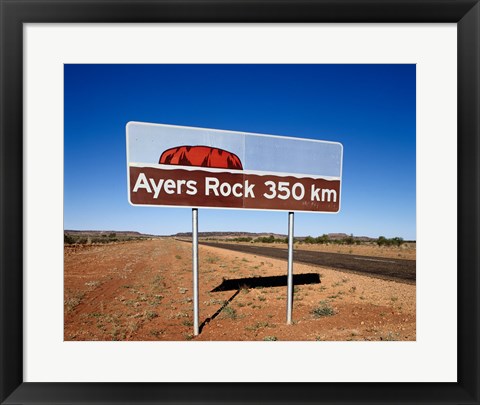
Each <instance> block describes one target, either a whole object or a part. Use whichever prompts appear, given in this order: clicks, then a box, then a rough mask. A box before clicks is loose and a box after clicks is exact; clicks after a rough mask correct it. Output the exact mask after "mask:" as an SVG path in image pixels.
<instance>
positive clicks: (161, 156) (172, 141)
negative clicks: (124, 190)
mask: <svg viewBox="0 0 480 405" xmlns="http://www.w3.org/2000/svg"><path fill="white" fill-rule="evenodd" d="M342 155H343V147H342V145H341V144H340V143H338V142H328V141H319V140H313V139H301V138H292V137H282V136H272V135H260V134H252V133H244V132H233V131H223V130H215V129H205V128H191V127H180V126H172V125H163V124H150V123H142V122H129V123H128V124H127V177H128V191H129V193H128V197H129V201H130V203H131V204H132V205H149V206H183V207H209V208H231V209H267V210H283V211H307V212H326V213H337V212H338V211H339V210H340V197H341V192H340V191H341V176H342Z"/></svg>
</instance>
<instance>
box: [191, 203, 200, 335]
mask: <svg viewBox="0 0 480 405" xmlns="http://www.w3.org/2000/svg"><path fill="white" fill-rule="evenodd" d="M192 272H193V335H194V336H198V334H199V325H198V208H192Z"/></svg>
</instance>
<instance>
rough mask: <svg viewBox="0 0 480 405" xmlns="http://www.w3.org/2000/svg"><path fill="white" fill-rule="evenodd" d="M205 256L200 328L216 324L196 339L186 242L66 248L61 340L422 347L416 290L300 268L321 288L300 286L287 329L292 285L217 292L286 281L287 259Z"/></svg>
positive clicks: (204, 249) (206, 251)
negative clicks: (231, 282)
mask: <svg viewBox="0 0 480 405" xmlns="http://www.w3.org/2000/svg"><path fill="white" fill-rule="evenodd" d="M356 248H358V247H356V246H353V247H351V248H349V249H353V251H354V252H355V253H356V254H362V253H364V254H365V252H363V251H362V252H358V253H357V252H356V251H355V249H356ZM360 248H361V246H360ZM371 249H372V250H375V248H374V247H372V248H371ZM379 249H380V248H379ZM369 253H371V255H372V256H373V255H376V254H375V253H377V254H378V252H373V253H372V252H369ZM389 253H390V252H389ZM392 254H393V253H392ZM397 254H398V253H397ZM413 254H414V253H413ZM199 255H200V280H199V281H200V282H199V285H200V324H202V323H204V322H205V321H207V320H209V321H208V322H205V324H204V326H203V328H202V331H201V333H200V335H199V336H197V337H194V336H193V335H192V329H193V328H192V312H193V310H192V270H191V245H190V244H189V243H186V242H181V241H177V240H174V239H172V238H164V239H153V240H147V241H140V242H125V243H116V244H109V245H98V246H97V245H90V246H89V245H85V246H65V280H64V298H65V302H64V304H65V305H64V309H65V325H64V339H65V340H141V341H144V340H211V341H213V340H215V341H226V340H415V337H416V334H415V333H416V327H415V320H416V317H415V285H409V284H404V283H399V282H394V281H386V280H380V279H375V278H369V277H366V276H360V275H356V274H347V273H342V272H341V271H338V270H333V269H328V268H322V267H316V266H309V265H304V264H298V263H294V273H295V274H306V273H314V274H319V276H320V283H316V284H308V285H297V286H295V293H294V307H293V319H294V323H293V325H286V324H285V318H286V286H282V287H263V288H241V289H240V290H230V291H220V292H212V290H213V289H214V288H215V287H218V286H219V285H220V284H221V283H222V281H223V280H224V279H241V278H247V277H267V276H285V274H286V269H287V263H286V262H285V261H281V260H277V259H270V258H265V257H261V256H254V255H248V254H243V253H238V252H232V251H227V250H223V249H219V248H214V247H209V246H200V248H199ZM229 300H231V301H230V302H228V303H227V301H229ZM226 303H227V304H226ZM222 308H223V309H222ZM332 312H333V314H332ZM317 315H320V316H317ZM212 318H213V319H212Z"/></svg>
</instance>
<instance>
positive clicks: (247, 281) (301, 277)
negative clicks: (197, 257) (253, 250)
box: [199, 273, 321, 332]
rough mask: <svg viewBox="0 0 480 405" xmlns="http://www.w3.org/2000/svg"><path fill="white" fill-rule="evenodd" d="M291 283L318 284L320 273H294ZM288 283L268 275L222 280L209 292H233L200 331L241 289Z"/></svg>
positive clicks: (278, 277)
mask: <svg viewBox="0 0 480 405" xmlns="http://www.w3.org/2000/svg"><path fill="white" fill-rule="evenodd" d="M293 283H294V284H295V285H306V284H320V283H321V281H320V275H319V274H317V273H305V274H294V276H293ZM287 284H288V282H287V276H268V277H245V278H236V279H231V280H223V281H222V283H221V284H220V285H218V286H217V287H215V288H214V289H213V290H211V291H210V292H212V293H213V292H221V291H235V293H234V294H233V295H232V296H231V297H230V298H229V299H228V300H226V301H225V302H224V303H223V305H222V306H221V307H220V308H219V309H218V310H217V311H216V312H215V313H214V314H213V315H212V316H210V317H208V318H207V319H205V320H204V321H203V322H202V324H201V325H200V328H199V329H200V332H201V331H202V329H203V328H204V327H205V325H207V324H208V323H209V322H211V321H213V320H214V319H215V318H216V317H217V316H218V315H220V314H221V312H222V311H223V310H224V309H225V308H226V307H227V306H228V305H229V304H230V303H231V302H232V301H233V300H234V299H235V297H236V296H237V295H238V294H239V293H240V291H241V290H242V289H250V288H268V287H286V286H287Z"/></svg>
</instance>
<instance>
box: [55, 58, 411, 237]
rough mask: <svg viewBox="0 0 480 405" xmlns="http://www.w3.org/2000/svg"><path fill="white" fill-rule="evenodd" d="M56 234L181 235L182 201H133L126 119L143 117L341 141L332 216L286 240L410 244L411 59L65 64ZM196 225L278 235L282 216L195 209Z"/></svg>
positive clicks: (185, 221)
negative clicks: (357, 238) (60, 219)
mask: <svg viewBox="0 0 480 405" xmlns="http://www.w3.org/2000/svg"><path fill="white" fill-rule="evenodd" d="M64 73H65V117H64V118H65V122H64V125H65V144H64V150H65V156H64V162H65V184H64V192H65V200H64V226H65V229H95V230H135V231H140V232H144V233H152V234H163V235H167V234H173V233H176V232H188V231H190V230H191V213H190V210H189V209H185V208H164V207H133V206H131V205H129V203H128V198H127V186H126V184H127V183H126V176H127V170H126V154H125V147H126V145H125V125H126V123H127V122H129V121H145V122H153V123H164V124H173V125H183V126H193V127H206V128H218V129H225V130H233V131H245V132H255V133H264V134H274V135H284V136H291V137H300V138H312V139H323V140H328V141H335V142H341V143H342V144H343V147H344V155H343V178H342V209H341V212H340V213H339V214H334V215H333V214H320V213H296V214H295V235H297V236H306V235H313V236H317V235H321V234H323V233H330V232H345V233H348V234H350V233H353V234H354V235H366V236H371V237H378V236H380V235H383V236H386V237H393V236H401V237H403V238H404V239H409V240H411V239H416V212H415V199H416V196H415V187H416V184H415V183H416V182H415V171H416V166H415V159H416V149H415V143H416V133H415V126H416V116H415V111H416V102H415V99H416V95H415V87H416V80H415V65H65V70H64ZM199 230H200V231H249V232H274V233H287V213H285V212H273V211H272V212H271V211H240V210H215V209H200V210H199Z"/></svg>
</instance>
